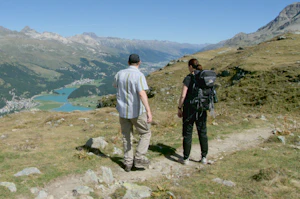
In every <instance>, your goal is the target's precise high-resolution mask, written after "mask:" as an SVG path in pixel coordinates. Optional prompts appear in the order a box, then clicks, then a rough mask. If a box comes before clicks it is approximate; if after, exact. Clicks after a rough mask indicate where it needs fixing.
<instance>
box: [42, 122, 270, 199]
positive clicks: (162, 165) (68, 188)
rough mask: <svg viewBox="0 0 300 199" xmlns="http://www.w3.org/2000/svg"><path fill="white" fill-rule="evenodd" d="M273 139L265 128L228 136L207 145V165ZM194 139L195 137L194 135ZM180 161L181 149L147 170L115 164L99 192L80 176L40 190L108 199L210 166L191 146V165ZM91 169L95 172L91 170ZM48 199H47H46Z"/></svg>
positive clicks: (67, 197)
mask: <svg viewBox="0 0 300 199" xmlns="http://www.w3.org/2000/svg"><path fill="white" fill-rule="evenodd" d="M271 135H272V128H271V127H268V126H265V127H259V128H254V129H247V130H243V131H242V132H240V133H234V134H228V135H225V136H226V137H225V138H223V139H214V140H211V141H209V150H208V156H207V159H208V161H209V163H212V164H213V162H214V161H222V156H223V155H224V153H226V154H228V153H229V154H230V153H232V152H235V151H239V150H244V149H248V148H253V147H255V146H257V145H259V144H260V143H262V142H264V141H265V140H266V139H268V138H269V137H270V136H271ZM194 136H197V135H196V134H194V135H193V137H194ZM208 136H209V134H208ZM180 157H182V147H181V148H179V149H177V150H176V153H175V154H173V155H171V156H169V157H165V156H162V157H159V158H154V159H151V165H150V167H149V169H146V170H141V171H131V172H125V171H124V170H123V169H122V168H121V167H120V166H119V165H118V164H114V166H111V167H110V169H111V170H112V174H113V177H114V179H115V184H114V185H109V186H107V185H106V186H101V188H99V187H98V188H99V189H100V190H97V188H95V187H92V186H93V185H91V184H88V185H86V183H84V182H83V181H82V180H81V179H82V177H83V175H84V174H83V175H82V176H79V175H77V176H75V175H74V176H65V177H60V178H57V179H56V180H54V181H52V182H51V183H49V184H48V185H46V186H45V187H44V188H43V190H45V191H46V192H47V193H48V196H51V195H52V196H53V197H52V196H51V198H55V199H61V198H64V199H72V198H76V197H75V196H73V195H74V193H72V190H74V189H75V188H76V187H78V186H83V185H84V186H89V187H91V188H93V189H94V190H95V192H96V193H97V194H99V193H101V197H102V198H109V195H110V194H112V193H114V191H115V190H116V188H118V187H120V186H121V184H122V183H123V182H130V183H137V182H142V181H146V180H147V181H151V179H155V178H160V177H167V178H168V179H172V178H173V177H174V176H176V177H180V176H183V175H186V174H187V173H189V171H194V170H195V168H199V169H201V168H202V167H208V166H210V164H207V165H203V164H200V163H199V162H197V161H199V159H200V157H201V153H200V145H199V144H194V145H193V146H192V151H191V156H190V162H189V164H188V165H182V164H180V163H178V159H179V158H180ZM101 166H105V165H99V168H97V169H99V170H98V171H96V170H95V173H96V174H97V175H98V176H101V175H102V171H101V169H100V167H101ZM91 169H94V168H91ZM48 198H49V197H48Z"/></svg>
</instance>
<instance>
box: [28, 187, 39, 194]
mask: <svg viewBox="0 0 300 199" xmlns="http://www.w3.org/2000/svg"><path fill="white" fill-rule="evenodd" d="M39 191H40V190H39V189H38V188H37V187H32V188H30V192H31V193H32V194H34V195H37V194H38V193H39Z"/></svg>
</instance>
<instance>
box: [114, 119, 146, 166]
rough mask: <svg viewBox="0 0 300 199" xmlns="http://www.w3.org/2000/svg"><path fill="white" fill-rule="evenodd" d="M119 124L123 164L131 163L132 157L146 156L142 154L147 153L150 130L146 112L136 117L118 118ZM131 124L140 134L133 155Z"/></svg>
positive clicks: (142, 157)
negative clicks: (121, 136) (121, 137)
mask: <svg viewBox="0 0 300 199" xmlns="http://www.w3.org/2000/svg"><path fill="white" fill-rule="evenodd" d="M119 119H120V124H121V131H122V134H123V147H124V164H125V165H133V160H134V158H135V159H136V160H140V159H144V158H146V157H145V156H144V155H145V154H146V153H147V151H148V148H149V144H150V138H151V131H150V124H149V123H147V114H146V113H143V114H142V115H140V116H139V117H137V118H133V119H126V118H121V117H120V118H119ZM133 126H134V127H135V128H136V130H137V132H138V133H139V135H140V140H139V143H138V145H137V148H136V153H135V156H134V155H133V154H134V152H133V147H132V137H133V136H132V133H133Z"/></svg>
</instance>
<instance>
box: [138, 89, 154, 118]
mask: <svg viewBox="0 0 300 199" xmlns="http://www.w3.org/2000/svg"><path fill="white" fill-rule="evenodd" d="M139 96H140V98H141V100H142V103H143V105H144V106H145V108H146V111H147V122H148V123H151V122H152V113H151V110H150V106H149V102H148V96H147V93H146V91H144V90H142V91H140V92H139Z"/></svg>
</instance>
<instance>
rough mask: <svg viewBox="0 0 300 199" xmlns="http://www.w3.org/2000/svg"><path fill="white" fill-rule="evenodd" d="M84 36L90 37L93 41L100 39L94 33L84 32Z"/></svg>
mask: <svg viewBox="0 0 300 199" xmlns="http://www.w3.org/2000/svg"><path fill="white" fill-rule="evenodd" d="M83 35H87V36H90V37H92V38H93V39H96V38H98V36H97V35H96V34H95V33H93V32H84V33H83Z"/></svg>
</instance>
